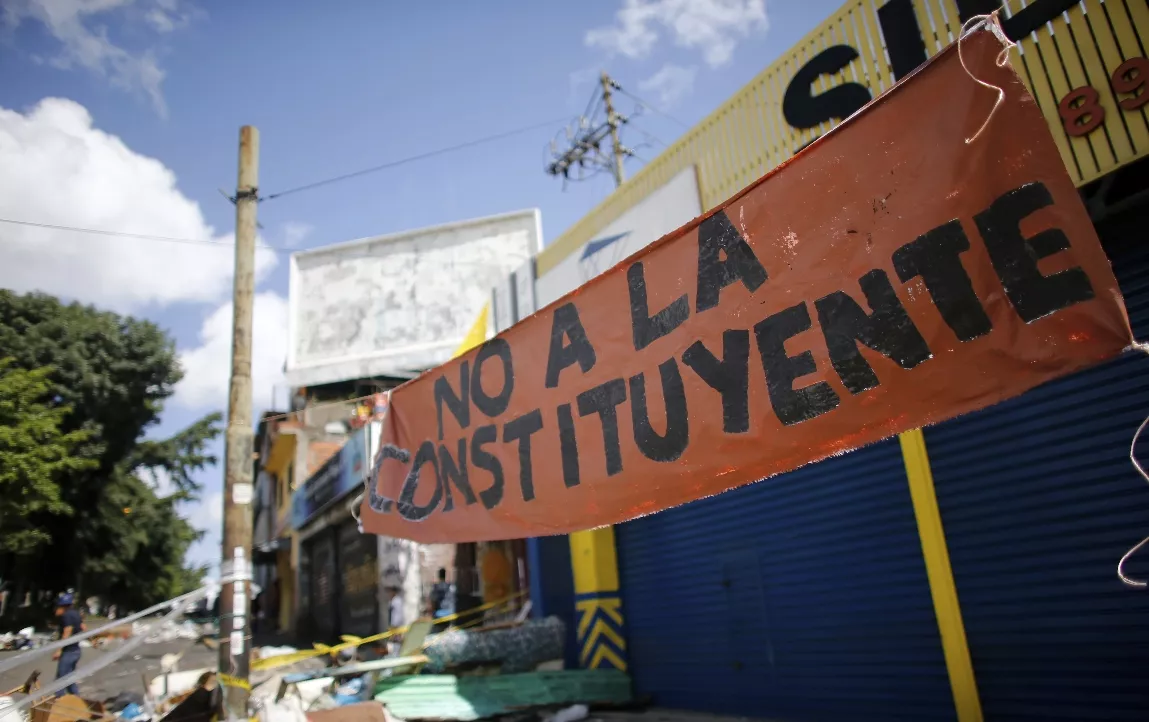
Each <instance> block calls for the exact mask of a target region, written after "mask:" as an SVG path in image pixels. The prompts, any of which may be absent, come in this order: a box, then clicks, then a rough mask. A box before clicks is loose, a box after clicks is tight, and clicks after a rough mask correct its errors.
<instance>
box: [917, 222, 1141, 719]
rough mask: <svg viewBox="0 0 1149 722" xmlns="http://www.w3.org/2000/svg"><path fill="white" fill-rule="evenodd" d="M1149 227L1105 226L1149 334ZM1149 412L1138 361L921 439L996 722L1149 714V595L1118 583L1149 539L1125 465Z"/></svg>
mask: <svg viewBox="0 0 1149 722" xmlns="http://www.w3.org/2000/svg"><path fill="white" fill-rule="evenodd" d="M1138 216H1139V218H1138ZM1144 217H1145V210H1144V207H1142V208H1141V209H1139V210H1137V211H1135V215H1134V216H1133V217H1130V218H1127V219H1126V221H1125V222H1124V223H1122V222H1117V223H1114V224H1110V225H1108V226H1106V227H1102V228H1100V230H1101V232H1102V237H1103V240H1104V241H1105V243H1106V248H1107V251H1108V252H1109V257H1110V259H1111V260H1112V261H1113V266H1114V270H1115V272H1116V274H1117V277H1118V280H1119V281H1120V282H1121V287H1122V291H1123V293H1124V294H1125V300H1126V304H1127V306H1128V309H1129V313H1130V318H1131V320H1132V322H1133V328H1134V332H1135V333H1136V335H1137V336H1138V337H1139V338H1142V339H1144V338H1146V337H1149V245H1146V244H1145V234H1144ZM1146 413H1149V358H1145V357H1144V356H1140V355H1138V356H1135V357H1134V356H1127V357H1124V358H1121V359H1119V360H1117V361H1114V362H1111V363H1108V364H1105V365H1103V366H1100V367H1097V368H1094V369H1091V370H1089V371H1086V372H1084V373H1080V374H1077V375H1075V376H1072V377H1070V378H1066V379H1062V380H1060V381H1057V382H1055V383H1051V384H1048V385H1046V386H1044V387H1042V388H1040V389H1037V390H1035V391H1033V392H1031V393H1029V394H1026V395H1025V396H1023V397H1021V398H1019V399H1015V400H1013V401H1010V402H1007V403H1004V404H1001V405H1000V406H997V407H994V408H992V409H989V410H986V411H982V412H979V413H976V414H971V415H969V416H966V417H963V418H960V419H957V420H954V421H951V422H949V423H946V424H943V425H941V426H938V427H935V428H931V429H927V430H926V431H925V436H926V443H927V446H928V449H929V454H930V461H931V463H932V467H933V474H934V480H935V485H936V488H937V493H938V502H939V506H940V509H941V514H942V521H943V523H944V524H945V531H946V537H947V539H948V542H949V552H950V559H951V561H952V564H953V570H954V578H955V581H956V584H957V590H958V596H959V598H960V600H961V606H962V613H963V617H964V619H965V628H966V633H967V636H968V639H969V646H970V654H971V656H972V658H973V666H974V672H975V674H976V676H977V681H978V687H979V689H980V692H981V702H982V707H983V709H984V712H985V717H986V719H990V720H996V719H1001V720H1033V721H1034V722H1037V721H1038V720H1040V721H1041V722H1050V721H1054V720H1066V721H1069V720H1072V721H1074V722H1080V721H1081V720H1100V719H1105V720H1146V719H1149V678H1147V677H1146V674H1147V670H1149V594H1146V593H1145V591H1144V590H1134V589H1129V588H1127V587H1125V586H1123V585H1122V584H1121V582H1120V581H1119V580H1118V579H1117V576H1116V573H1115V572H1116V569H1115V567H1116V564H1117V560H1118V558H1119V557H1120V556H1121V555H1122V554H1123V553H1125V551H1126V550H1127V549H1128V548H1129V547H1130V546H1132V545H1133V544H1135V543H1136V542H1137V541H1139V539H1140V538H1141V536H1142V535H1144V534H1147V533H1149V489H1147V488H1146V486H1145V482H1144V481H1143V480H1142V479H1141V478H1140V477H1139V476H1138V475H1137V473H1136V472H1135V471H1134V470H1133V468H1132V466H1131V465H1130V463H1129V456H1128V454H1129V442H1130V441H1131V439H1132V437H1133V432H1134V430H1135V429H1136V427H1137V425H1138V424H1139V423H1140V422H1141V420H1142V419H1143V418H1144V417H1145V415H1146ZM1140 456H1141V458H1143V459H1144V458H1146V457H1147V456H1149V443H1143V444H1141V445H1140ZM1130 571H1131V572H1133V573H1134V574H1135V575H1137V576H1140V578H1145V577H1147V576H1149V563H1147V562H1146V559H1145V557H1144V556H1143V557H1141V558H1140V559H1137V560H1135V563H1134V564H1133V565H1132V566H1131V568H1130Z"/></svg>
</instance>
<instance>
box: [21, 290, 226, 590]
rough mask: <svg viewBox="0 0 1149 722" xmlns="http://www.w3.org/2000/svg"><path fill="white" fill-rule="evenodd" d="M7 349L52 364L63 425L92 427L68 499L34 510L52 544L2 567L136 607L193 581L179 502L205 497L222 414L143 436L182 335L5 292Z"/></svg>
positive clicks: (174, 372) (166, 392) (159, 404)
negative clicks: (204, 473)
mask: <svg viewBox="0 0 1149 722" xmlns="http://www.w3.org/2000/svg"><path fill="white" fill-rule="evenodd" d="M0 349H3V350H4V354H5V355H6V356H10V357H11V358H12V362H11V363H12V366H13V368H21V369H25V370H34V369H40V368H45V367H46V368H50V369H51V370H50V371H49V372H47V373H46V375H45V380H46V381H47V382H48V383H49V392H48V393H49V398H50V402H49V406H51V407H52V408H54V409H61V410H62V411H63V413H62V416H61V418H60V420H59V429H60V431H61V432H62V433H63V434H73V433H78V434H81V435H82V436H83V440H82V441H80V442H78V443H77V444H76V446H75V447H74V449H73V455H74V456H75V457H78V458H79V459H81V460H83V461H84V462H85V463H84V464H83V465H82V466H75V467H74V468H70V469H67V470H65V471H62V472H61V474H60V478H59V480H58V485H59V503H60V504H61V505H63V506H60V507H58V508H57V509H55V510H53V509H47V508H45V509H41V510H40V511H38V512H36V513H34V514H33V515H32V516H31V517H30V522H32V523H33V524H34V526H35V528H36V529H37V530H38V531H40V532H42V533H43V534H45V535H46V536H47V537H48V538H50V539H51V541H50V543H47V544H42V545H40V546H39V548H38V549H37V551H36V553H35V554H32V555H27V556H25V557H23V558H21V559H17V558H16V557H15V556H14V555H11V554H9V555H6V556H3V555H0V571H3V572H5V573H3V574H2V576H5V577H7V578H11V577H12V576H17V575H16V574H15V573H14V572H15V567H17V566H18V567H19V569H20V573H19V575H18V576H19V578H20V579H21V580H23V581H24V582H25V583H29V584H31V586H32V588H34V589H43V590H58V589H61V588H64V587H75V588H77V590H79V591H80V592H81V593H83V594H101V595H104V596H107V597H108V598H109V601H113V602H116V603H118V604H121V605H127V606H135V605H137V604H139V603H144V602H146V601H158V600H159V599H162V598H163V595H164V594H166V593H167V592H168V591H170V590H171V589H172V588H174V586H173V585H178V584H182V583H185V582H187V580H188V579H191V578H194V576H195V572H194V570H192V571H189V570H185V569H184V568H183V555H184V553H185V552H186V550H187V547H188V546H189V545H190V544H191V543H192V541H194V540H195V539H196V537H197V532H196V531H195V530H194V529H192V528H191V526H190V525H189V524H188V523H187V522H186V521H185V520H184V519H182V518H180V517H179V515H178V514H177V513H176V505H177V504H178V503H179V502H181V501H188V500H192V499H194V498H196V495H197V494H198V492H199V489H198V487H197V485H196V484H195V482H194V480H193V474H194V473H195V472H196V471H197V470H200V469H203V468H205V467H207V466H209V465H212V464H214V463H215V462H216V459H215V458H214V456H212V455H211V454H210V453H208V445H209V444H210V442H211V441H212V440H213V439H215V438H216V437H217V436H218V435H219V433H220V421H221V416H220V415H219V414H210V415H208V416H205V417H204V418H202V419H200V420H199V421H197V422H195V423H194V424H192V425H191V426H189V427H188V428H187V429H185V430H183V431H181V432H179V433H177V434H175V435H174V436H172V437H171V438H168V439H163V440H149V439H146V438H145V435H146V433H147V431H148V429H149V428H150V427H152V426H154V425H155V424H156V423H157V422H158V421H159V416H160V413H161V412H162V410H163V404H164V401H165V400H166V399H167V398H168V397H170V396H171V395H172V393H173V392H174V390H175V385H176V384H177V383H178V382H179V380H180V378H181V377H182V370H181V369H180V366H179V361H178V356H177V354H176V349H175V343H174V341H173V340H172V339H171V338H170V337H169V336H168V335H167V334H166V333H165V332H164V331H163V329H161V328H160V327H158V326H156V325H155V324H153V323H151V322H150V321H146V320H141V319H136V318H132V317H130V316H121V315H119V314H116V313H112V312H108V311H101V310H98V309H96V308H93V307H92V306H85V305H81V304H78V303H71V304H65V303H62V302H60V301H59V300H58V299H56V298H54V297H52V296H48V295H44V294H39V293H30V294H24V295H20V294H14V293H11V292H8V291H0ZM153 473H159V474H162V475H165V476H167V477H168V478H170V479H171V481H172V483H173V485H174V487H175V493H174V494H173V495H171V497H170V498H164V499H159V498H157V497H156V493H155V490H154V489H153V488H152V487H150V486H149V485H148V484H147V483H145V482H144V481H142V480H141V479H145V478H151V476H152V474H153ZM64 507H67V508H70V509H71V510H73V513H72V514H71V515H68V514H67V513H64V512H62V511H61V510H62V509H63V508H64ZM125 509H130V510H131V512H130V513H125V511H124V510H125Z"/></svg>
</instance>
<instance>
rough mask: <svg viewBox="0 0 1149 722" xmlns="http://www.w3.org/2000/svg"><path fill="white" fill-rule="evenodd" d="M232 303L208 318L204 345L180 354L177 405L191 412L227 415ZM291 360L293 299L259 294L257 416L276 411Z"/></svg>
mask: <svg viewBox="0 0 1149 722" xmlns="http://www.w3.org/2000/svg"><path fill="white" fill-rule="evenodd" d="M231 329H232V304H231V303H230V302H228V303H225V304H223V305H221V306H219V307H218V308H216V309H215V310H214V311H212V312H211V314H209V315H208V317H207V318H206V319H204V322H203V325H202V327H201V328H200V333H199V340H200V343H199V345H198V346H196V347H195V348H193V349H191V350H187V351H184V352H182V353H181V354H180V363H181V364H183V368H184V378H183V380H182V381H180V383H179V385H177V386H176V393H175V396H174V397H173V399H172V400H173V402H174V403H176V404H180V405H182V406H185V407H187V408H192V409H202V410H220V411H222V410H224V409H225V408H226V407H227V387H228V376H229V369H230V366H231ZM286 357H287V299H285V298H283V297H282V296H280V295H279V294H277V293H274V292H270V291H268V292H263V293H258V294H256V296H255V309H254V312H253V322H252V360H251V391H252V404H253V416H254V415H255V414H258V413H259V412H260V411H263V410H266V409H269V408H271V404H272V396H273V389H274V387H275V386H282V385H283V363H284V360H285V359H286Z"/></svg>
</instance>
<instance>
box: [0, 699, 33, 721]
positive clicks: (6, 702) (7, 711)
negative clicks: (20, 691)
mask: <svg viewBox="0 0 1149 722" xmlns="http://www.w3.org/2000/svg"><path fill="white" fill-rule="evenodd" d="M15 704H16V700H14V699H12V698H11V697H8V696H4V697H0V722H28V715H27V714H25V713H24V710H22V709H11V708H12V707H13V706H14V705H15Z"/></svg>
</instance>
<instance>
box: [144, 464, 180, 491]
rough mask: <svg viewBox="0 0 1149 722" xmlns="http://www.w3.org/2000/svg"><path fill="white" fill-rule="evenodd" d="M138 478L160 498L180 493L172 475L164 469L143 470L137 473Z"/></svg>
mask: <svg viewBox="0 0 1149 722" xmlns="http://www.w3.org/2000/svg"><path fill="white" fill-rule="evenodd" d="M136 476H137V477H138V478H139V479H140V481H142V482H144V483H145V484H147V485H148V486H149V487H150V488H151V489H153V490H154V491H155V492H156V496H158V497H161V498H162V497H165V496H170V495H172V494H174V493H175V492H176V491H178V489H177V488H176V483H175V481H174V480H173V479H172V475H171V474H169V473H168V471H167V469H164V468H163V467H159V466H157V467H154V468H149V469H143V470H140V471H138V472H136Z"/></svg>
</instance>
